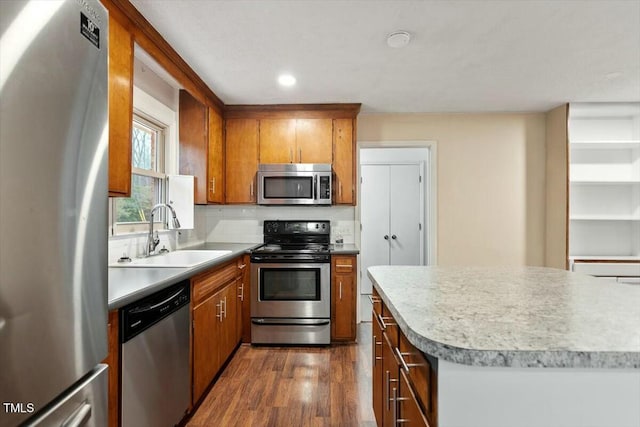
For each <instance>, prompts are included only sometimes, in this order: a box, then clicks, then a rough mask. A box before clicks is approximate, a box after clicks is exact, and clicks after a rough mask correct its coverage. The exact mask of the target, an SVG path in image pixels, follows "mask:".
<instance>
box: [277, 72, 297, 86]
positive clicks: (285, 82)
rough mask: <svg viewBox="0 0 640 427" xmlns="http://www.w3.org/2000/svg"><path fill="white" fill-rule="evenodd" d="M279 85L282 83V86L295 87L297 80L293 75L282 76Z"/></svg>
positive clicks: (279, 78)
mask: <svg viewBox="0 0 640 427" xmlns="http://www.w3.org/2000/svg"><path fill="white" fill-rule="evenodd" d="M278 83H280V85H281V86H287V87H288V86H293V85H294V84H296V78H295V77H293V76H292V75H291V74H281V75H280V76H279V77H278Z"/></svg>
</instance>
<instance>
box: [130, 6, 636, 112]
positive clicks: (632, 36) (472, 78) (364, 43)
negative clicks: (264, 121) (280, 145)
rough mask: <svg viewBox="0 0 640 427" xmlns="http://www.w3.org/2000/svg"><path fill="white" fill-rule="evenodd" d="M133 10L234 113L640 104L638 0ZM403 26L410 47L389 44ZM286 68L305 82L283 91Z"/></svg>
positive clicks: (485, 109)
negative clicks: (290, 108)
mask: <svg viewBox="0 0 640 427" xmlns="http://www.w3.org/2000/svg"><path fill="white" fill-rule="evenodd" d="M132 3H133V4H134V5H135V6H136V8H138V10H139V11H140V12H141V13H142V14H143V15H144V16H145V17H146V18H147V19H148V20H149V21H150V22H151V24H152V25H153V26H154V27H155V28H156V29H157V30H158V31H159V32H160V34H162V35H163V36H164V37H165V39H166V40H167V41H168V42H169V43H170V44H171V45H172V46H173V47H174V48H175V49H176V51H177V52H178V53H179V54H180V55H181V56H182V57H183V58H184V59H185V60H186V61H187V63H189V65H190V66H191V67H192V68H193V69H194V70H195V71H196V72H197V73H198V75H200V77H201V78H202V79H203V80H204V81H205V82H206V83H207V84H208V85H209V87H210V88H211V89H212V90H213V91H214V92H215V93H216V94H217V95H218V96H219V97H220V99H222V101H223V102H225V103H226V104H274V103H333V102H361V103H362V104H363V105H362V111H363V112H494V111H500V112H502V111H546V110H549V109H551V108H553V107H555V106H557V105H559V104H562V103H564V102H585V101H639V100H640V0H600V1H598V0H587V1H584V0H497V1H496V0H464V1H463V0H448V1H444V0H441V1H434V0H431V1H398V0H396V1H376V0H368V1H365V0H334V1H331V0H322V1H318V0H298V1H287V0H261V1H258V0H255V1H244V0H219V1H205V0H132ZM395 30H406V31H409V32H410V33H411V34H412V35H413V38H412V41H411V43H410V44H409V46H407V47H405V48H403V49H392V48H390V47H388V46H387V44H386V36H387V34H389V33H391V32H392V31H395ZM283 72H289V73H292V74H294V75H295V76H296V78H297V79H298V83H297V84H296V85H295V86H294V87H292V88H288V89H284V88H281V87H279V86H278V84H277V82H276V78H277V76H278V75H279V74H281V73H283Z"/></svg>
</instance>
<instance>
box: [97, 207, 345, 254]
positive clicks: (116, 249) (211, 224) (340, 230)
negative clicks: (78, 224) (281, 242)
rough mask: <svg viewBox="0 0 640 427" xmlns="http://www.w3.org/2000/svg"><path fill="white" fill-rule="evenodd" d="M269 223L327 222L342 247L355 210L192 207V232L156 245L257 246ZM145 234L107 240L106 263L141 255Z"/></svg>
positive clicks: (164, 234)
mask: <svg viewBox="0 0 640 427" xmlns="http://www.w3.org/2000/svg"><path fill="white" fill-rule="evenodd" d="M272 219H303V220H329V221H331V242H335V241H336V238H337V237H338V236H341V237H342V238H343V239H344V243H348V244H349V243H354V242H355V234H356V226H357V225H356V221H355V208H354V207H352V206H331V207H315V206H306V207H305V206H301V207H298V206H256V205H238V206H214V205H209V206H196V207H195V212H194V229H193V230H180V231H176V230H168V231H160V232H159V234H158V235H159V237H160V245H159V246H158V248H162V246H165V247H166V248H167V249H169V250H170V251H174V250H176V249H185V248H188V247H191V246H196V245H199V244H202V243H204V242H229V243H261V242H262V224H263V222H264V220H272ZM146 243H147V234H146V233H138V234H128V235H122V236H110V237H109V263H113V262H116V261H117V260H118V258H120V257H121V256H122V255H123V254H126V255H127V256H129V257H130V258H138V257H141V256H143V255H144V246H145V245H146Z"/></svg>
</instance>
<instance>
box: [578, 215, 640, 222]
mask: <svg viewBox="0 0 640 427" xmlns="http://www.w3.org/2000/svg"><path fill="white" fill-rule="evenodd" d="M569 219H570V220H571V221H640V215H595V214H594V215H571V217H569Z"/></svg>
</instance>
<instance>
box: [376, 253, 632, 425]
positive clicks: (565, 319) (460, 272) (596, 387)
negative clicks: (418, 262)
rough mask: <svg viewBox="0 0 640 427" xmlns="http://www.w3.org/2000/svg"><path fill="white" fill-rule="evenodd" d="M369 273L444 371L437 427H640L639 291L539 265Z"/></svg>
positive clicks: (408, 333)
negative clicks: (543, 426)
mask: <svg viewBox="0 0 640 427" xmlns="http://www.w3.org/2000/svg"><path fill="white" fill-rule="evenodd" d="M369 276H370V277H371V279H372V281H373V284H374V290H375V291H376V293H377V295H379V297H380V299H381V302H382V304H383V305H384V307H385V310H388V313H389V314H390V317H392V320H391V321H392V322H394V323H396V324H397V327H398V328H399V329H400V331H401V334H403V335H404V336H405V337H406V339H407V340H408V341H409V342H410V344H411V345H413V346H414V348H415V349H417V350H418V351H420V352H422V353H423V354H425V355H427V357H428V358H429V360H431V361H432V362H434V363H432V365H436V366H437V369H436V370H437V375H434V378H435V377H437V411H436V413H437V425H438V426H439V427H447V426H476V427H479V426H495V427H497V426H529V425H531V426H534V425H537V426H539V425H549V426H578V425H580V426H582V425H590V426H591V425H593V426H596V425H602V426H614V425H615V426H638V425H640V287H638V286H635V285H629V284H610V283H608V282H605V281H603V280H600V279H596V278H593V277H591V276H587V275H583V274H578V273H571V272H568V271H564V270H557V269H549V268H542V267H504V268H488V267H418V266H416V267H413V266H379V267H371V268H370V269H369ZM388 322H389V320H387V323H388ZM398 352H399V351H398ZM385 366H386V365H385ZM374 394H375V393H374ZM400 416H401V415H400ZM432 423H433V422H432Z"/></svg>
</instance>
